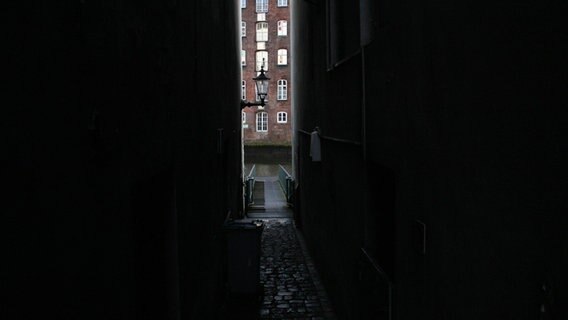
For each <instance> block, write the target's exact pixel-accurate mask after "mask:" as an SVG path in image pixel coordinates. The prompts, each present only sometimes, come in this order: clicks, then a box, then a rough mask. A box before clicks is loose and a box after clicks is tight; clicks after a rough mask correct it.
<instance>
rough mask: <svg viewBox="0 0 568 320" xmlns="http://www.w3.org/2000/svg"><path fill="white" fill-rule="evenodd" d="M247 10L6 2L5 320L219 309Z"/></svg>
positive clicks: (212, 4) (233, 195) (236, 171)
mask: <svg viewBox="0 0 568 320" xmlns="http://www.w3.org/2000/svg"><path fill="white" fill-rule="evenodd" d="M236 5H237V4H236V2H235V1H220V0H219V1H216V0H213V1H212V0H204V1H193V0H192V1H186V0H179V1H175V0H172V1H151V0H145V1H124V0H120V1H119V0H105V1H88V0H87V1H75V2H70V1H64V2H57V3H55V2H47V1H31V2H29V1H28V2H25V3H21V4H18V5H7V7H6V8H7V11H6V12H5V13H6V19H5V22H6V23H7V24H6V25H7V26H8V28H6V29H5V31H4V34H5V35H6V38H5V39H6V41H5V47H6V48H8V49H7V50H6V51H5V52H7V54H8V57H7V60H4V62H5V63H6V65H7V69H6V70H5V72H4V73H5V77H6V79H9V84H8V86H7V87H5V90H6V91H5V92H6V95H4V97H3V99H4V103H3V106H4V110H5V116H4V117H3V121H2V123H3V126H2V127H3V129H4V132H5V133H4V135H3V141H5V145H4V150H3V151H4V152H3V154H4V158H5V159H6V160H7V164H5V165H4V166H3V172H5V173H6V175H5V174H3V176H6V178H4V179H3V181H4V184H5V187H8V188H9V193H8V194H7V195H6V196H7V197H6V198H7V201H6V202H3V204H2V206H3V209H2V212H3V214H2V215H3V217H4V218H5V219H3V222H2V225H3V227H5V228H6V229H7V230H5V231H4V232H2V234H3V239H4V240H3V241H2V242H3V243H4V244H7V245H8V250H7V253H8V254H7V255H5V256H4V258H3V259H2V260H3V262H2V264H3V266H4V268H3V269H2V270H3V272H2V283H3V285H2V288H3V289H2V292H3V293H2V294H3V295H4V294H5V295H6V296H5V297H3V298H2V302H1V303H0V304H1V306H2V307H1V308H0V318H3V319H34V318H40V317H50V318H56V319H179V318H193V317H197V316H198V315H199V317H200V318H202V317H203V314H214V311H216V310H218V308H219V305H218V301H219V297H220V296H222V294H223V284H224V283H223V281H224V280H223V274H222V272H223V270H222V266H223V263H222V244H223V243H222V241H221V239H222V237H221V235H220V231H221V225H222V223H223V221H224V219H225V217H226V216H227V214H228V212H232V213H233V214H238V212H239V211H241V210H242V208H241V207H240V206H241V203H242V190H241V180H240V175H241V165H240V161H241V160H240V159H241V148H240V141H241V137H240V134H241V130H240V125H241V124H240V115H241V114H240V108H239V101H240V99H239V98H240V78H241V77H240V68H239V63H238V62H239V60H238V57H239V42H238V41H239V40H240V39H239V38H238V33H237V32H238V29H237V28H238V24H239V21H238V18H237V17H238V11H237V8H236ZM209 76H214V77H215V84H216V86H210V85H209V83H205V82H203V79H204V78H207V77H209ZM212 97H214V99H215V101H214V103H213V102H212V101H211V98H212ZM213 104H214V105H215V108H214V109H210V108H204V106H211V105H213ZM4 284H6V285H4Z"/></svg>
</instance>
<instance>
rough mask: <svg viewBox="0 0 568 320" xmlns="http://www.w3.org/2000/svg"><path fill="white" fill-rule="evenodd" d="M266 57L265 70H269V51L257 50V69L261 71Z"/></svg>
mask: <svg viewBox="0 0 568 320" xmlns="http://www.w3.org/2000/svg"><path fill="white" fill-rule="evenodd" d="M263 59H264V71H268V51H266V50H261V51H257V52H256V69H255V70H256V71H260V66H261V65H262V62H263Z"/></svg>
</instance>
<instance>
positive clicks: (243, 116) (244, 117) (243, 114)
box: [241, 111, 247, 123]
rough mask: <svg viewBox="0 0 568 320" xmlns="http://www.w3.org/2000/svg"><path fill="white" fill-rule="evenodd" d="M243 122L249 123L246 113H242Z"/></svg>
mask: <svg viewBox="0 0 568 320" xmlns="http://www.w3.org/2000/svg"><path fill="white" fill-rule="evenodd" d="M241 120H242V121H243V123H247V113H246V112H244V111H243V112H242V116H241Z"/></svg>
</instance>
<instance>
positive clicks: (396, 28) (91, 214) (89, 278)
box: [0, 0, 568, 320]
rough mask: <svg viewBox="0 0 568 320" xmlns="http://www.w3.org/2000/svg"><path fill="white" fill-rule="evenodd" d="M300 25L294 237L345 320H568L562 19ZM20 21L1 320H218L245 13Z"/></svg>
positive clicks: (354, 15) (416, 10)
mask: <svg viewBox="0 0 568 320" xmlns="http://www.w3.org/2000/svg"><path fill="white" fill-rule="evenodd" d="M248 2H249V3H248V4H247V5H248V6H251V5H252V3H251V2H252V1H250V0H249V1H248ZM268 2H269V3H270V4H271V5H272V3H273V2H276V0H269V1H268ZM290 6H291V9H292V13H291V17H292V19H294V25H293V28H292V30H289V33H290V37H291V40H292V44H291V48H290V50H293V51H294V52H296V53H297V54H294V55H293V56H294V60H293V65H292V66H291V67H292V71H293V72H292V74H291V76H292V78H291V79H290V80H291V81H293V83H294V101H293V104H294V106H293V108H294V117H295V119H294V121H295V126H296V129H297V130H295V132H294V133H293V150H294V159H295V162H294V166H295V170H294V171H295V173H296V177H295V181H296V194H295V197H294V201H295V203H294V210H295V212H294V214H295V217H296V225H297V226H298V227H300V228H301V230H302V233H303V234H304V235H305V239H306V242H307V244H308V246H309V249H310V250H311V253H312V255H313V257H314V262H315V264H316V266H317V267H318V269H319V272H320V275H321V277H322V281H323V283H324V285H325V286H326V288H327V290H328V292H329V297H330V299H331V301H332V303H333V305H334V310H335V311H336V313H337V315H338V317H339V318H340V319H400V320H410V319H412V320H414V319H436V320H439V319H451V320H453V319H458V320H469V319H471V320H478V319H495V320H502V319H516V320H517V319H527V320H530V319H555V320H560V319H566V318H568V309H567V307H566V303H565V301H567V300H568V297H567V293H566V292H567V289H566V288H567V287H568V286H567V281H566V280H567V276H566V271H565V270H566V269H567V265H568V264H567V259H568V252H567V248H568V237H566V228H567V226H568V224H567V219H568V218H567V217H566V212H568V210H567V209H568V208H567V202H566V201H567V200H566V194H567V191H568V190H567V181H568V179H567V177H568V176H567V170H566V163H568V161H567V160H568V148H567V147H566V137H567V136H568V135H567V134H566V133H567V132H566V131H567V128H568V126H567V119H568V114H567V109H566V108H565V106H566V105H568V101H567V100H568V99H567V97H568V88H567V85H566V74H567V71H568V70H567V67H566V64H565V63H564V62H563V61H564V60H565V57H566V56H567V55H568V52H567V51H568V50H567V46H566V34H565V32H564V30H565V29H566V28H565V27H566V25H565V22H564V21H565V16H566V13H567V11H568V10H566V9H567V7H566V4H563V3H560V2H558V3H552V2H542V1H541V2H536V1H525V0H515V1H512V0H504V1H500V2H492V3H483V2H475V3H474V2H456V1H449V0H440V1H416V0H403V1H372V0H361V1H348V0H328V1H322V0H295V1H293V2H291V3H290ZM4 9H5V10H4V13H5V17H4V22H5V26H6V27H5V28H4V33H3V34H4V35H5V37H4V39H5V41H4V46H3V48H4V53H5V56H6V59H5V60H4V63H5V69H4V75H5V79H6V80H8V81H7V82H8V83H7V84H6V85H5V86H4V93H5V95H4V97H3V99H4V103H3V110H4V114H3V117H2V119H3V120H2V124H3V126H2V127H3V129H4V137H3V141H4V148H3V159H4V160H5V161H4V162H3V164H4V165H3V169H2V172H3V174H2V176H3V178H4V179H3V182H4V186H5V188H4V189H7V191H6V192H5V193H4V197H3V198H4V201H3V204H2V207H3V208H2V223H1V225H2V232H1V234H2V244H3V245H4V246H3V248H4V249H5V250H3V251H2V252H3V256H2V267H1V268H0V271H1V279H2V280H1V281H2V282H1V292H2V296H1V297H0V298H1V299H0V318H2V319H10V320H11V319H39V318H43V317H49V318H54V319H61V320H63V319H97V320H99V319H204V318H210V319H214V318H216V315H217V314H218V313H219V309H220V304H221V303H222V301H223V299H224V296H225V294H226V276H225V272H224V269H225V266H224V258H223V256H224V253H223V252H224V248H223V245H224V242H223V232H222V226H223V222H224V221H225V220H226V219H227V218H228V217H233V218H238V217H241V215H242V212H243V183H242V182H243V180H242V179H243V177H242V172H241V171H242V169H241V168H242V163H241V161H242V147H241V141H242V140H241V138H242V137H241V131H242V130H241V126H242V118H241V109H240V98H241V90H240V81H241V79H242V77H241V76H242V75H241V66H240V63H239V50H240V49H239V48H240V41H241V38H240V37H239V36H238V35H239V32H240V19H239V10H241V9H240V8H239V6H238V3H236V2H235V1H224V0H223V1H220V0H219V1H216V0H191V1H189V0H169V1H157V0H156V1H151V0H139V1H119V0H101V1H89V0H81V1H75V2H70V1H62V2H46V1H34V0H32V1H27V2H20V3H18V4H6V5H4ZM251 27H252V25H251V26H248V25H247V29H249V28H251ZM250 30H251V31H252V30H253V29H250ZM269 30H270V29H269ZM247 37H249V36H248V35H247ZM251 37H252V34H251ZM300 53H301V54H300ZM291 55H292V54H291ZM271 69H275V68H272V67H271V68H270V69H269V76H270V77H271V78H272V79H274V80H276V78H277V77H275V76H274V74H271V73H270V72H272V71H273V70H271ZM276 69H277V68H276ZM243 79H244V78H243ZM248 81H249V80H247V82H248ZM251 84H252V83H251ZM289 89H290V88H289ZM272 93H274V91H271V96H272V97H274V95H273V94H272ZM248 98H249V100H250V95H249V96H248ZM269 108H271V102H269V105H268V107H267V109H269ZM315 127H318V128H319V134H317V136H316V134H312V132H313V131H314V128H315ZM312 136H313V137H314V140H317V139H318V138H319V140H320V146H321V161H317V162H315V161H312V160H313V158H311V157H310V144H311V143H310V141H311V138H312ZM312 151H313V150H312Z"/></svg>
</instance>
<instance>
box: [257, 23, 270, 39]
mask: <svg viewBox="0 0 568 320" xmlns="http://www.w3.org/2000/svg"><path fill="white" fill-rule="evenodd" d="M256 41H257V42H258V41H268V22H257V24H256Z"/></svg>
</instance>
